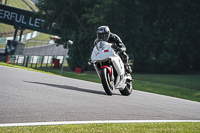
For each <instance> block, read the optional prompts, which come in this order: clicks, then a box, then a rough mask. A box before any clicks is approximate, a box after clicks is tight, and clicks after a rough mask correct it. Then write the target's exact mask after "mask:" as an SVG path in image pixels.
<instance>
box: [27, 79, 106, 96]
mask: <svg viewBox="0 0 200 133" xmlns="http://www.w3.org/2000/svg"><path fill="white" fill-rule="evenodd" d="M24 82H27V83H33V84H41V85H47V86H51V87H57V88H61V89H68V90H74V91H81V92H87V93H93V94H101V95H106V93H105V92H103V91H97V90H89V89H85V88H79V87H74V86H68V85H57V84H49V83H41V82H31V81H24Z"/></svg>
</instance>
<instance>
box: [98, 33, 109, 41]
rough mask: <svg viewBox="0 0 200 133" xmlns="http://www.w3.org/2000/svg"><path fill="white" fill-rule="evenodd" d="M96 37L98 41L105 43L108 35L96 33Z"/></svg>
mask: <svg viewBox="0 0 200 133" xmlns="http://www.w3.org/2000/svg"><path fill="white" fill-rule="evenodd" d="M97 36H98V39H99V40H103V41H106V40H107V39H108V34H105V33H103V34H102V33H98V34H97Z"/></svg>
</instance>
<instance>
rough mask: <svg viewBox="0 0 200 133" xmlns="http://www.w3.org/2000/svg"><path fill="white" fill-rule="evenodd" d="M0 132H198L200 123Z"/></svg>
mask: <svg viewBox="0 0 200 133" xmlns="http://www.w3.org/2000/svg"><path fill="white" fill-rule="evenodd" d="M0 132H3V133H4V132H9V133H15V132H26V133H28V132H31V133H34V132H37V133H44V132H45V133H49V132H52V133H58V132H59V133H65V132H68V133H74V132H76V133H77V132H84V133H91V132H103V133H107V132H109V133H116V132H117V133H119V132H120V133H125V132H126V133H132V132H150V133H152V132H153V133H154V132H167V133H171V132H200V123H199V122H197V123H194V122H192V123H188V122H183V123H181V122H180V123H125V124H116V123H115V124H112V123H111V124H81V125H57V126H30V127H2V128H0Z"/></svg>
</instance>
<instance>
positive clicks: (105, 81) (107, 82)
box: [101, 68, 115, 95]
mask: <svg viewBox="0 0 200 133" xmlns="http://www.w3.org/2000/svg"><path fill="white" fill-rule="evenodd" d="M101 83H102V85H103V88H104V90H105V92H106V93H107V94H108V95H113V92H114V90H115V89H114V81H111V76H110V73H109V72H108V70H107V68H103V69H101Z"/></svg>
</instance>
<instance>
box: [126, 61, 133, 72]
mask: <svg viewBox="0 0 200 133" xmlns="http://www.w3.org/2000/svg"><path fill="white" fill-rule="evenodd" d="M125 68H126V72H127V73H132V69H131V66H130V65H129V64H128V63H127V64H125Z"/></svg>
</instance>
